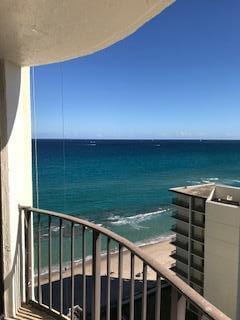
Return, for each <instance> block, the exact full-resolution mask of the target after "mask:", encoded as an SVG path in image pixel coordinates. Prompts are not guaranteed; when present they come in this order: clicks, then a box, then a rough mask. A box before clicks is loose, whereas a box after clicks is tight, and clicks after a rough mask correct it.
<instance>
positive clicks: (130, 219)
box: [108, 209, 167, 229]
mask: <svg viewBox="0 0 240 320" xmlns="http://www.w3.org/2000/svg"><path fill="white" fill-rule="evenodd" d="M165 212H167V209H159V210H157V211H152V212H146V213H139V214H136V215H134V216H127V217H124V216H120V215H115V216H110V217H109V218H108V220H109V221H111V222H110V223H111V224H112V225H117V226H124V225H128V224H129V225H131V226H133V227H135V228H136V229H141V228H144V227H143V226H139V224H140V223H141V222H143V221H147V220H150V219H151V218H152V217H153V216H157V215H160V214H162V213H165Z"/></svg>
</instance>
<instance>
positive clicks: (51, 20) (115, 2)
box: [0, 0, 174, 65]
mask: <svg viewBox="0 0 240 320" xmlns="http://www.w3.org/2000/svg"><path fill="white" fill-rule="evenodd" d="M172 2H174V0H71V1H69V0H1V1H0V58H4V59H7V60H9V61H11V62H14V63H16V64H18V65H40V64H47V63H52V62H58V61H63V60H68V59H71V58H75V57H79V56H84V55H87V54H91V53H93V52H95V51H98V50H100V49H103V48H105V47H107V46H109V45H111V44H113V43H115V42H117V41H119V40H121V39H123V38H124V37H126V36H128V35H129V34H131V33H133V32H134V31H135V30H136V29H138V28H139V27H140V26H141V25H143V24H144V23H145V22H146V21H148V20H149V19H151V18H152V17H154V16H155V15H157V14H158V13H160V12H161V11H162V10H163V9H165V8H166V7H167V6H169V5H170V4H171V3H172Z"/></svg>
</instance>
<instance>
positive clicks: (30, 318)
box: [15, 305, 54, 320]
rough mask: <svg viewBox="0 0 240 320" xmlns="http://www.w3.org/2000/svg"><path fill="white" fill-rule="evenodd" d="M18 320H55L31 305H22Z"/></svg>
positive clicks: (17, 316)
mask: <svg viewBox="0 0 240 320" xmlns="http://www.w3.org/2000/svg"><path fill="white" fill-rule="evenodd" d="M15 319H18V320H43V319H44V320H54V318H52V317H51V316H49V315H48V314H47V313H45V312H44V311H42V310H38V309H36V308H34V307H33V306H31V305H22V307H21V308H19V310H18V312H17V315H16V318H15Z"/></svg>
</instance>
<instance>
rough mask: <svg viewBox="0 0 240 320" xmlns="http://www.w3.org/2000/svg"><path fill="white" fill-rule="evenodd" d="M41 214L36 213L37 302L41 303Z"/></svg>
mask: <svg viewBox="0 0 240 320" xmlns="http://www.w3.org/2000/svg"><path fill="white" fill-rule="evenodd" d="M41 264H42V255H41V215H40V213H38V302H39V303H40V304H41V303H42V287H41Z"/></svg>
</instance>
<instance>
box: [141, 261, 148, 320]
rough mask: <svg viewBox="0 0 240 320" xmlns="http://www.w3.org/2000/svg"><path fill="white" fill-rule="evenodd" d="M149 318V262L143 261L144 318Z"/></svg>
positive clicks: (144, 319)
mask: <svg viewBox="0 0 240 320" xmlns="http://www.w3.org/2000/svg"><path fill="white" fill-rule="evenodd" d="M146 318H147V264H146V263H145V262H143V293H142V317H141V319H142V320H146Z"/></svg>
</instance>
